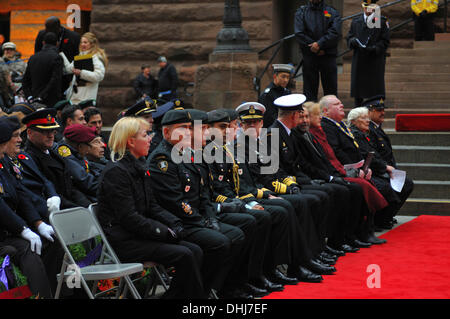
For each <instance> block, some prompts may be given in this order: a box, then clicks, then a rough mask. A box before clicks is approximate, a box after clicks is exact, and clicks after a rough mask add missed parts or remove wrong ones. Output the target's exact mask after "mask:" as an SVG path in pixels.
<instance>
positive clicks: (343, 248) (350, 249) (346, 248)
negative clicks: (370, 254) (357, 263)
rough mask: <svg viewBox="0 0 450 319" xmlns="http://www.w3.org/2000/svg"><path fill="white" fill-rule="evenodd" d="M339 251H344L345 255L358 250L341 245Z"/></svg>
mask: <svg viewBox="0 0 450 319" xmlns="http://www.w3.org/2000/svg"><path fill="white" fill-rule="evenodd" d="M341 249H342V250H343V251H345V252H346V253H356V252H357V251H358V250H359V248H356V247H352V246H350V245H347V244H344V245H342V246H341Z"/></svg>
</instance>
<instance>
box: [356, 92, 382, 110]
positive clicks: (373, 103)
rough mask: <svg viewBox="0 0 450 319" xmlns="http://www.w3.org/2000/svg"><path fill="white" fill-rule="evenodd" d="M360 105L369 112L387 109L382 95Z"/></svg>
mask: <svg viewBox="0 0 450 319" xmlns="http://www.w3.org/2000/svg"><path fill="white" fill-rule="evenodd" d="M361 105H362V106H365V107H367V108H368V109H369V110H373V109H378V110H379V109H385V108H387V107H386V106H385V105H384V95H376V96H373V97H371V98H368V99H366V100H364V101H363V102H362V104H361Z"/></svg>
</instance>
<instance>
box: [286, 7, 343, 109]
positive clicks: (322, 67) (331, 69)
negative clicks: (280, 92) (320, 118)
mask: <svg viewBox="0 0 450 319" xmlns="http://www.w3.org/2000/svg"><path fill="white" fill-rule="evenodd" d="M341 24H342V23H341V17H340V15H339V12H338V11H337V10H336V9H334V8H333V7H331V6H329V5H327V4H325V3H324V1H323V0H309V3H308V4H307V5H304V6H301V7H300V8H299V9H298V10H297V12H296V13H295V24H294V30H295V34H296V39H297V41H298V43H299V44H300V48H301V52H302V55H303V93H304V94H305V95H306V98H307V100H308V101H316V100H317V93H318V89H319V74H320V79H321V82H322V88H323V91H324V95H328V94H334V95H336V94H337V65H336V55H337V47H338V41H339V38H340V36H341Z"/></svg>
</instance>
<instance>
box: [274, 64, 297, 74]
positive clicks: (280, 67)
mask: <svg viewBox="0 0 450 319" xmlns="http://www.w3.org/2000/svg"><path fill="white" fill-rule="evenodd" d="M272 67H273V72H275V73H277V72H286V73H289V74H291V73H293V72H294V67H293V66H292V65H290V64H272Z"/></svg>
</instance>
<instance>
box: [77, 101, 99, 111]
mask: <svg viewBox="0 0 450 319" xmlns="http://www.w3.org/2000/svg"><path fill="white" fill-rule="evenodd" d="M78 105H79V106H80V108H82V109H84V108H86V107H90V106H96V105H97V102H96V101H95V100H93V99H90V100H84V101H81V102H80V103H78Z"/></svg>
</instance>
